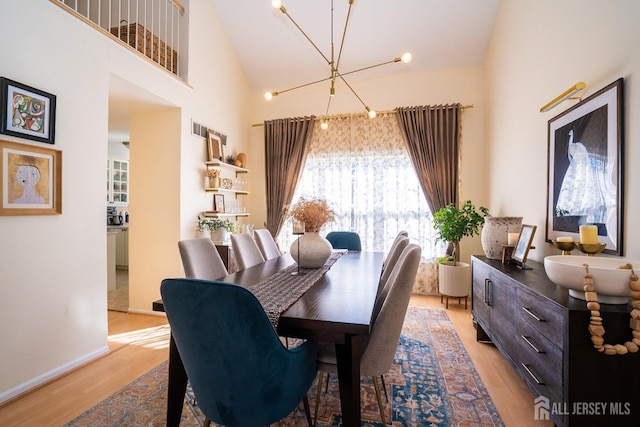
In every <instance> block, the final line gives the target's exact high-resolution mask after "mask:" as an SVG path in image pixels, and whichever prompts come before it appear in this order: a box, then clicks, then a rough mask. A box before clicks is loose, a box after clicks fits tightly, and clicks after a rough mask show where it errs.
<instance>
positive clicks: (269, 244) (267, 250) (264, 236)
mask: <svg viewBox="0 0 640 427" xmlns="http://www.w3.org/2000/svg"><path fill="white" fill-rule="evenodd" d="M253 233H254V235H255V238H256V244H257V245H258V249H260V253H261V254H262V256H263V257H264V259H265V261H266V260H268V259H271V258H277V257H279V256H280V255H282V253H281V252H280V249H278V245H277V244H276V241H275V240H274V239H273V236H272V235H271V232H270V231H269V230H267V229H266V228H261V229H258V230H255V231H254V232H253Z"/></svg>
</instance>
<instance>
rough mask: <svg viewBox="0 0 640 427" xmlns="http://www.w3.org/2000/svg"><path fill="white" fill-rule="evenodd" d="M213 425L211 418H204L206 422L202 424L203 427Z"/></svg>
mask: <svg viewBox="0 0 640 427" xmlns="http://www.w3.org/2000/svg"><path fill="white" fill-rule="evenodd" d="M210 425H211V420H210V419H209V417H204V422H203V423H202V427H209V426H210Z"/></svg>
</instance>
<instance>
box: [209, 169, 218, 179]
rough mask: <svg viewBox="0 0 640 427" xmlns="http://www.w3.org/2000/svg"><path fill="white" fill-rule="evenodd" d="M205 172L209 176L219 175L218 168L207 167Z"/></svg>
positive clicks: (215, 176) (216, 176)
mask: <svg viewBox="0 0 640 427" xmlns="http://www.w3.org/2000/svg"><path fill="white" fill-rule="evenodd" d="M206 173H207V176H208V177H209V178H218V177H219V176H220V169H208V170H207V172H206Z"/></svg>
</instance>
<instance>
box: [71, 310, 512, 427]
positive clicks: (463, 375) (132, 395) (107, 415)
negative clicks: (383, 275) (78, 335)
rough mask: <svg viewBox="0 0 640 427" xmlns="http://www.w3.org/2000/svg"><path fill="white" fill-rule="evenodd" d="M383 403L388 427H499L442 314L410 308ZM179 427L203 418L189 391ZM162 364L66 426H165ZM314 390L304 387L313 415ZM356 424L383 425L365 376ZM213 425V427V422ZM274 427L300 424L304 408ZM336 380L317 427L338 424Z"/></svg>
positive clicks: (324, 398)
mask: <svg viewBox="0 0 640 427" xmlns="http://www.w3.org/2000/svg"><path fill="white" fill-rule="evenodd" d="M385 383H386V386H387V390H388V391H389V400H390V402H389V403H387V402H386V400H384V394H383V403H384V404H385V413H386V415H385V417H386V419H387V421H388V420H389V419H391V421H392V424H393V425H394V426H503V423H502V420H501V419H500V416H499V415H498V412H497V411H496V409H495V407H494V406H493V403H492V402H491V399H490V398H489V394H488V393H487V391H486V389H485V387H484V385H483V384H482V382H481V381H480V378H479V377H478V374H477V373H476V370H475V368H474V366H473V364H472V363H471V360H470V359H469V356H468V355H467V353H466V351H465V349H464V346H463V345H462V343H461V342H460V339H459V338H458V335H457V334H456V332H455V330H454V328H453V325H452V324H451V322H450V321H449V318H448V317H447V314H446V312H445V310H443V309H439V308H436V309H432V308H418V307H409V311H408V312H407V317H406V319H405V322H404V326H403V329H402V336H401V338H400V345H399V346H398V349H397V351H396V356H395V360H394V364H393V366H392V368H391V370H390V371H389V373H387V374H386V375H385ZM187 394H188V395H187V398H186V399H185V405H184V408H183V413H182V422H181V423H180V425H181V426H183V427H191V426H194V427H195V426H200V425H202V420H203V419H204V417H203V415H202V413H201V412H200V411H199V409H198V408H197V406H194V405H192V402H193V395H192V394H191V393H190V392H188V393H187ZM166 395H167V362H164V363H162V364H160V365H159V366H157V367H155V368H154V369H152V370H151V371H149V372H148V373H146V374H145V375H143V376H142V377H140V378H138V379H136V380H135V381H133V382H132V383H131V384H129V385H127V386H126V387H124V388H123V389H122V390H120V391H118V392H116V393H114V394H113V395H112V396H110V397H108V398H107V399H105V400H104V401H102V402H101V403H99V404H98V405H96V406H94V407H93V408H91V409H89V410H88V411H86V412H85V413H84V414H82V415H80V416H79V417H78V418H76V419H75V420H73V421H71V422H70V423H68V424H67V426H70V427H71V426H72V427H79V426H125V425H126V426H154V427H155V426H164V425H165V410H166ZM315 395H316V385H315V384H314V385H313V386H312V387H311V389H310V390H309V402H310V405H311V410H312V411H313V407H314V402H315ZM361 401H362V410H361V411H362V419H363V421H362V425H363V426H376V427H377V426H382V422H381V420H380V414H379V412H378V405H377V402H376V398H375V392H374V390H373V385H372V383H371V379H367V378H363V379H362V386H361ZM212 425H213V424H212ZM277 425H279V426H305V425H306V418H305V415H304V410H303V409H302V404H301V405H300V407H299V408H298V410H296V411H294V412H292V413H291V414H290V415H289V416H288V417H287V418H286V419H284V420H282V421H280V422H279V423H277ZM341 425H342V421H341V417H340V400H339V396H338V383H337V378H336V376H335V375H332V376H331V380H330V382H329V387H328V392H327V393H326V394H325V393H324V387H323V394H322V395H321V398H320V409H319V411H318V426H320V427H326V426H332V427H333V426H335V427H338V426H341Z"/></svg>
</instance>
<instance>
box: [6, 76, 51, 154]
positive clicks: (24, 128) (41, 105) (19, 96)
mask: <svg viewBox="0 0 640 427" xmlns="http://www.w3.org/2000/svg"><path fill="white" fill-rule="evenodd" d="M55 125H56V96H55V95H52V94H50V93H47V92H43V91H41V90H39V89H36V88H33V87H30V86H26V85H23V84H22V83H18V82H16V81H13V80H9V79H7V78H5V77H0V133H4V134H6V135H11V136H17V137H19V138H26V139H31V140H33V141H38V142H46V143H48V144H54V143H55V138H54V137H55Z"/></svg>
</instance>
